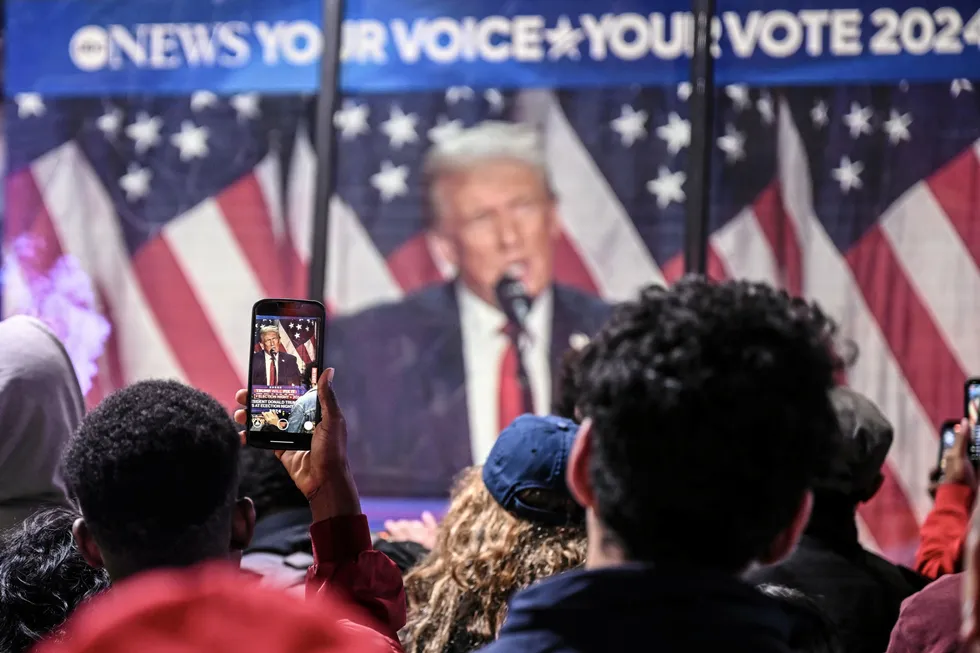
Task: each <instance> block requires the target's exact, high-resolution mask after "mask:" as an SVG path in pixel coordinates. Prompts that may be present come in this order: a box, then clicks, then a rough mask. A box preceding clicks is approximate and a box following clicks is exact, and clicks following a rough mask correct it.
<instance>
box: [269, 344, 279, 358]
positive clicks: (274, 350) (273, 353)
mask: <svg viewBox="0 0 980 653" xmlns="http://www.w3.org/2000/svg"><path fill="white" fill-rule="evenodd" d="M269 355H270V356H272V357H273V358H275V357H276V356H278V355H279V348H278V347H276V346H275V345H272V349H270V350H269Z"/></svg>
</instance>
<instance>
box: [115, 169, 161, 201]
mask: <svg viewBox="0 0 980 653" xmlns="http://www.w3.org/2000/svg"><path fill="white" fill-rule="evenodd" d="M151 179H153V171H152V170H150V169H149V168H143V167H141V166H139V165H137V164H135V163H133V164H130V166H129V170H127V171H126V174H124V175H123V176H122V178H121V179H120V180H119V187H120V188H122V189H123V192H125V193H126V201H128V202H135V201H137V200H141V199H143V198H144V197H146V196H147V195H149V194H150V180H151Z"/></svg>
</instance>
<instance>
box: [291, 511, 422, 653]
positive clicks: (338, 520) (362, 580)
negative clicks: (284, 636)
mask: <svg viewBox="0 0 980 653" xmlns="http://www.w3.org/2000/svg"><path fill="white" fill-rule="evenodd" d="M310 538H311V539H312V540H313V560H314V562H313V565H312V566H311V567H310V569H309V571H308V572H307V573H306V596H307V599H308V600H313V599H314V597H315V596H316V595H317V594H318V593H319V592H321V591H323V590H324V589H325V588H329V591H330V592H332V593H333V594H335V595H339V596H341V597H343V598H345V599H347V600H348V601H349V602H351V603H353V604H355V605H358V606H360V607H361V608H363V609H364V610H365V611H367V612H368V613H369V614H370V615H371V617H373V620H370V619H365V620H363V621H361V620H357V621H358V625H359V626H363V627H365V628H371V629H373V630H377V631H378V632H380V633H381V634H382V635H384V636H385V638H387V639H388V640H389V643H390V645H391V650H392V651H398V652H401V651H402V646H401V644H400V643H399V642H398V631H399V630H401V629H402V627H404V625H405V585H404V583H403V582H402V573H401V570H399V569H398V566H397V565H395V563H394V562H392V561H391V560H390V559H389V558H388V556H386V555H385V554H383V553H381V552H380V551H375V550H374V547H373V546H372V545H371V529H370V528H369V527H368V520H367V517H366V516H364V515H354V516H351V517H334V518H333V519H327V520H324V521H321V522H316V523H315V524H313V525H312V526H310Z"/></svg>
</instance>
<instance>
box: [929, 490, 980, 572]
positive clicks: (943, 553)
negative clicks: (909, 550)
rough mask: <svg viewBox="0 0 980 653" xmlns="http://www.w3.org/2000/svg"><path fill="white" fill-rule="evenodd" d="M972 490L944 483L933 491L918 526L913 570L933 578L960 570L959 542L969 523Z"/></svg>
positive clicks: (962, 540) (961, 554)
mask: <svg viewBox="0 0 980 653" xmlns="http://www.w3.org/2000/svg"><path fill="white" fill-rule="evenodd" d="M973 499H974V491H973V488H971V487H969V486H967V485H959V484H957V483H944V484H942V485H940V486H939V488H938V489H937V490H936V502H935V503H934V504H933V506H932V510H930V511H929V515H928V516H927V517H926V520H925V521H924V522H923V523H922V528H920V529H919V535H920V538H921V539H920V541H919V550H918V551H917V552H916V554H915V570H916V571H917V572H919V573H920V574H922V575H923V576H926V577H927V578H932V579H936V578H939V577H940V576H944V575H946V574H954V573H956V572H958V571H960V569H961V565H962V562H963V544H964V543H965V542H966V532H967V529H968V528H969V525H970V510H971V508H972V506H973Z"/></svg>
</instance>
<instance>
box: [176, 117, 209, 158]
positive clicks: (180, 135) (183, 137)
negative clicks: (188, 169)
mask: <svg viewBox="0 0 980 653" xmlns="http://www.w3.org/2000/svg"><path fill="white" fill-rule="evenodd" d="M170 142H171V143H172V144H173V145H174V147H176V148H177V149H179V150H180V160H181V161H183V162H185V163H186V162H187V161H190V160H191V159H203V158H204V157H206V156H207V155H208V128H207V127H198V126H197V125H195V124H194V123H192V122H191V121H190V120H185V121H184V122H183V123H181V125H180V131H179V132H177V133H176V134H174V135H173V136H171V137H170Z"/></svg>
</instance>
